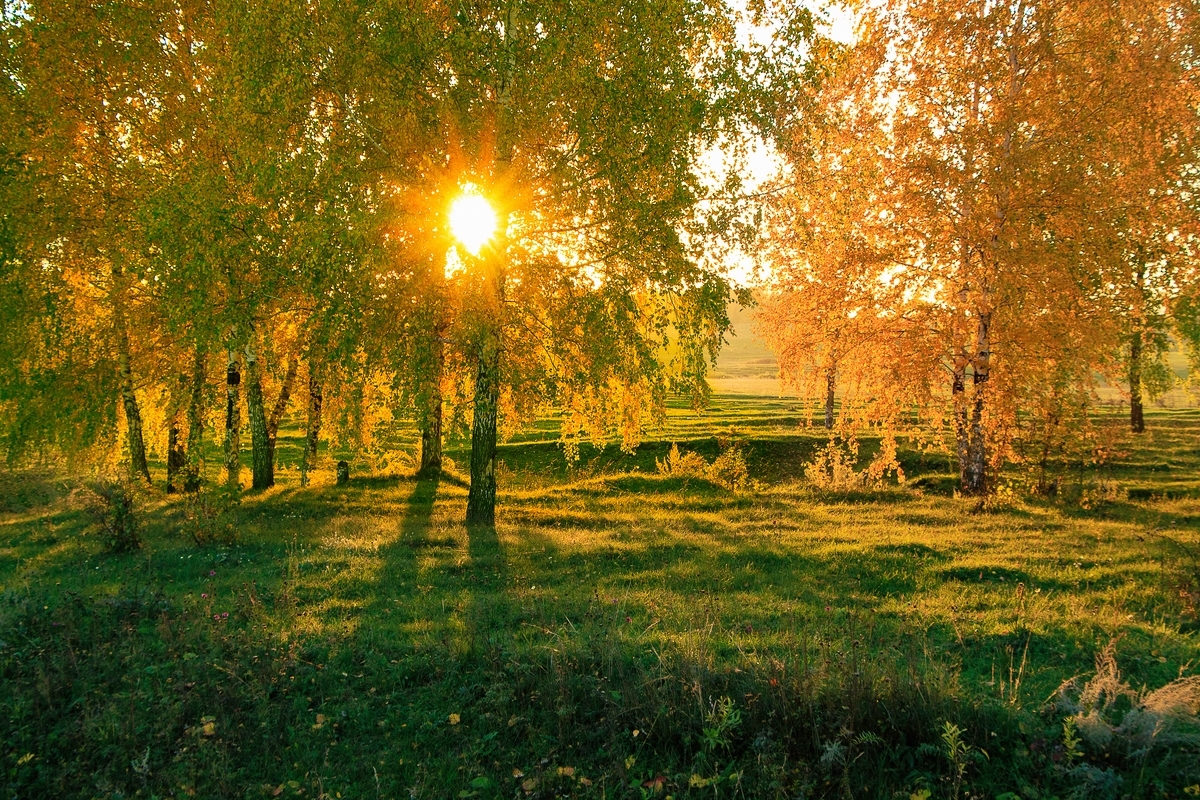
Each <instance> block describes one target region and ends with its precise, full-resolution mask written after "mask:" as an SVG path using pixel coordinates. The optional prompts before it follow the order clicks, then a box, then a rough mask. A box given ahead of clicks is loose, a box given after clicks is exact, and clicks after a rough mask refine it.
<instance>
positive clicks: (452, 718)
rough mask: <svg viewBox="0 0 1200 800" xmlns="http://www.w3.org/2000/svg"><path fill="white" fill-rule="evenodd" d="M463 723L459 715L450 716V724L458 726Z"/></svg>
mask: <svg viewBox="0 0 1200 800" xmlns="http://www.w3.org/2000/svg"><path fill="white" fill-rule="evenodd" d="M461 721H462V717H460V716H459V715H458V714H451V715H450V724H451V725H457V724H458V723H459V722H461Z"/></svg>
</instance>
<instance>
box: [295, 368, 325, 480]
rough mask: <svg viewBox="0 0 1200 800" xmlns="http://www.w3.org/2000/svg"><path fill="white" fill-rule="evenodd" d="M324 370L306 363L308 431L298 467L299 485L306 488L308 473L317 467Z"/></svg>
mask: <svg viewBox="0 0 1200 800" xmlns="http://www.w3.org/2000/svg"><path fill="white" fill-rule="evenodd" d="M324 380H325V375H324V368H323V367H322V366H321V365H320V364H318V363H316V362H315V361H312V360H310V361H309V362H308V430H307V433H306V434H305V437H304V461H303V462H302V463H301V466H300V485H301V486H307V485H308V478H309V473H311V472H312V470H313V469H314V468H315V467H316V465H317V444H318V443H319V442H320V438H321V406H322V404H323V400H324V397H323V395H322V384H323V382H324Z"/></svg>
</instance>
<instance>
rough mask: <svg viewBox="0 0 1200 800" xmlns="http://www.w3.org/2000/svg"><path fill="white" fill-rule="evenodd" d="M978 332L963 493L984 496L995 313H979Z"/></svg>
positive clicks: (976, 333) (976, 335)
mask: <svg viewBox="0 0 1200 800" xmlns="http://www.w3.org/2000/svg"><path fill="white" fill-rule="evenodd" d="M978 320H979V322H978V324H977V326H976V332H975V347H976V351H975V359H974V364H973V367H974V370H973V371H974V373H975V375H974V378H975V380H974V384H975V385H974V393H973V394H974V396H973V397H972V398H971V420H970V431H969V437H970V438H969V443H968V447H967V462H966V467H965V469H964V471H963V486H962V488H963V493H964V494H970V495H981V494H983V493H984V492H986V491H987V452H988V448H987V429H986V428H985V426H984V423H983V412H984V400H985V396H986V385H987V381H988V378H989V377H990V376H991V361H992V353H991V341H992V334H991V325H992V315H991V312H984V313H981V314H979V315H978Z"/></svg>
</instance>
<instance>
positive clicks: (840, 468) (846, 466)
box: [804, 442, 865, 491]
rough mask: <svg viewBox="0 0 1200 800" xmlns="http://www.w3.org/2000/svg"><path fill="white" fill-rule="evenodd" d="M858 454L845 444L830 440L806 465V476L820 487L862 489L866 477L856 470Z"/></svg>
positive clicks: (843, 489) (835, 489) (839, 489)
mask: <svg viewBox="0 0 1200 800" xmlns="http://www.w3.org/2000/svg"><path fill="white" fill-rule="evenodd" d="M856 455H857V454H855V453H853V452H851V451H850V450H849V449H848V448H846V447H844V446H843V445H839V444H837V443H835V442H830V443H829V444H827V445H825V446H824V447H822V448H821V449H820V450H818V451H817V454H816V456H815V457H814V458H813V460H812V461H810V462H808V464H806V465H805V466H804V477H805V478H807V479H808V482H809V483H811V484H813V485H814V486H816V487H817V488H818V489H830V490H833V491H848V490H851V489H861V488H862V487H863V484H864V483H865V478H864V476H863V474H862V473H861V472H856V471H855V470H854V462H855V461H856V460H857V458H856Z"/></svg>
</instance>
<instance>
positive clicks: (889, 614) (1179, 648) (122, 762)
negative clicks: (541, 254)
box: [0, 395, 1200, 800]
mask: <svg viewBox="0 0 1200 800" xmlns="http://www.w3.org/2000/svg"><path fill="white" fill-rule="evenodd" d="M802 419H803V414H802V413H801V412H800V410H799V409H798V408H797V407H796V406H795V404H794V403H792V402H788V401H783V400H772V399H769V398H753V397H745V396H732V395H729V396H721V397H718V398H717V399H716V401H715V403H714V404H713V407H712V408H711V409H710V410H709V411H708V412H707V413H705V414H703V415H697V414H695V413H694V412H692V411H690V410H689V409H687V408H685V407H682V406H680V407H676V408H673V409H672V410H671V413H670V415H669V418H668V423H667V426H666V428H665V429H664V430H663V431H661V433H660V436H658V437H657V438H655V439H654V440H651V441H648V442H646V443H644V444H643V446H642V447H641V448H639V450H638V451H637V453H635V454H633V455H623V454H621V453H620V452H619V451H618V450H616V449H615V448H608V449H605V450H603V451H596V450H594V449H589V448H586V447H585V448H584V451H583V454H582V458H581V460H580V462H579V463H578V464H577V465H575V466H574V467H570V466H568V465H567V463H566V461H565V460H564V459H563V457H562V453H561V451H560V450H559V448H558V445H557V444H556V443H555V441H554V438H553V436H552V434H551V431H550V429H551V428H552V425H551V424H549V423H547V425H546V426H544V428H545V429H544V430H542V431H541V432H539V431H533V432H530V433H528V434H526V435H524V436H522V437H520V438H519V439H518V440H515V441H513V442H510V443H509V444H507V445H505V446H504V447H503V450H502V461H503V464H504V470H503V475H502V494H501V499H500V512H499V518H498V525H497V528H496V531H495V532H494V533H482V532H479V531H475V530H472V531H468V530H467V529H466V528H464V526H463V525H462V524H461V518H462V509H463V507H464V503H465V496H466V490H465V488H464V485H463V481H462V480H461V478H460V477H458V474H457V473H456V472H455V470H454V469H453V468H452V469H451V470H449V471H448V473H447V474H446V475H444V476H443V477H442V479H440V480H416V479H415V478H413V477H412V476H410V475H407V474H397V475H387V474H376V475H364V474H361V469H360V468H358V467H357V466H356V473H358V474H356V475H355V477H354V478H353V479H352V480H351V482H350V483H349V484H348V485H346V486H335V485H332V483H333V482H332V475H331V474H330V475H323V476H318V478H319V480H318V481H315V482H314V485H312V486H309V487H307V488H300V487H299V486H298V485H297V483H296V482H295V477H296V475H295V471H294V470H286V469H285V470H283V471H282V472H281V475H282V476H283V480H282V481H281V485H280V486H277V487H276V488H274V489H272V490H269V491H267V492H264V493H260V494H253V493H245V494H244V495H243V496H242V498H241V500H240V502H237V503H232V502H229V501H228V499H224V500H223V499H222V497H221V495H220V493H219V492H214V491H208V492H205V493H203V494H202V495H200V496H199V497H191V498H188V497H168V496H166V495H164V494H161V493H147V494H146V495H145V496H144V497H143V498H142V499H141V501H140V506H139V508H138V509H137V511H136V513H137V515H138V519H139V521H140V523H141V533H142V536H143V540H144V547H143V549H142V550H141V551H139V552H137V553H134V554H131V555H110V554H106V553H105V552H104V550H103V548H102V546H101V541H100V537H99V535H98V534H97V532H96V530H95V526H94V525H93V524H92V519H93V516H91V515H89V512H88V510H87V508H86V505H87V504H86V503H83V502H82V501H81V500H80V496H81V495H80V493H79V492H78V491H73V485H72V484H71V483H69V482H66V481H63V480H61V479H58V478H56V477H55V476H53V475H52V474H47V473H29V472H26V473H19V474H9V475H7V476H6V477H5V479H4V480H5V482H4V485H3V495H2V497H3V500H2V501H0V502H3V504H4V505H3V517H0V587H2V590H3V595H2V596H3V601H2V604H0V675H2V680H3V686H4V691H3V692H0V741H3V742H4V750H3V754H2V758H3V775H4V779H3V780H4V788H5V796H6V797H21V798H25V797H50V796H80V797H160V798H162V797H185V796H188V797H192V796H194V797H258V796H265V797H272V796H288V797H292V796H307V797H330V798H337V797H342V798H351V797H367V798H370V797H555V796H560V797H566V796H579V797H669V796H673V797H734V796H739V797H781V798H782V797H789V798H793V797H868V796H869V797H903V798H910V797H915V798H928V797H938V798H940V797H989V798H990V797H1003V798H1006V800H1011V799H1012V798H1014V797H1021V798H1041V797H1062V798H1066V797H1114V798H1116V797H1125V796H1129V797H1186V796H1193V795H1195V793H1196V792H1197V791H1200V789H1197V788H1196V785H1197V784H1198V783H1200V757H1198V750H1197V747H1198V745H1200V739H1198V738H1197V735H1196V734H1197V733H1198V732H1197V730H1196V729H1195V717H1194V716H1193V717H1191V718H1188V716H1187V713H1186V709H1184V706H1186V702H1187V701H1186V698H1185V701H1184V706H1178V704H1177V707H1173V710H1172V709H1167V710H1166V711H1164V710H1163V708H1162V707H1161V706H1162V703H1161V702H1160V703H1159V706H1157V707H1156V706H1154V701H1153V699H1151V700H1147V698H1148V697H1149V698H1153V697H1154V695H1152V694H1151V693H1152V692H1153V691H1154V690H1156V689H1160V688H1161V687H1164V686H1167V685H1168V684H1172V682H1176V683H1175V684H1174V686H1175V687H1176V689H1178V690H1180V691H1182V692H1184V694H1185V695H1186V692H1187V691H1196V690H1197V688H1198V687H1196V686H1193V685H1191V684H1189V682H1188V679H1189V678H1190V679H1191V681H1197V680H1198V679H1196V678H1195V677H1194V676H1195V675H1196V674H1197V666H1198V661H1200V647H1198V644H1200V624H1198V620H1197V602H1198V601H1200V562H1198V560H1197V556H1200V526H1198V522H1200V480H1197V468H1198V467H1200V463H1198V462H1200V447H1198V445H1200V412H1197V411H1194V410H1161V411H1158V412H1156V413H1155V414H1153V415H1152V416H1151V419H1150V423H1151V424H1150V426H1149V431H1148V432H1147V433H1146V434H1145V435H1144V436H1142V437H1140V438H1138V439H1136V440H1134V439H1132V438H1130V439H1126V440H1124V444H1125V449H1123V450H1121V451H1120V452H1118V453H1117V454H1116V456H1115V457H1114V459H1113V461H1112V462H1111V463H1110V464H1109V465H1107V466H1106V467H1105V469H1104V471H1103V474H1097V473H1094V472H1093V471H1088V472H1087V473H1086V475H1085V473H1083V472H1075V471H1072V472H1071V473H1070V474H1073V475H1075V474H1078V475H1084V478H1083V480H1084V483H1083V484H1081V485H1080V486H1079V487H1077V490H1076V491H1073V492H1072V491H1070V490H1069V487H1068V486H1066V485H1064V488H1063V490H1062V491H1061V492H1060V495H1059V497H1056V498H1051V499H1043V500H1032V499H1028V498H1022V497H1018V496H1014V497H1012V498H1009V499H1008V500H1007V501H1006V502H1004V503H999V504H996V505H995V507H989V508H986V509H979V508H977V507H976V506H977V502H976V501H973V500H968V499H965V498H958V497H956V496H954V495H953V493H952V492H948V491H947V489H946V487H947V486H949V485H950V483H951V482H950V481H949V480H948V479H947V476H946V475H945V474H944V473H945V471H946V469H947V466H948V462H947V460H946V458H945V456H937V455H928V454H919V453H916V452H910V451H906V452H904V453H902V460H903V461H904V463H905V465H906V471H907V472H908V473H909V476H910V480H909V481H907V482H906V484H905V485H903V486H900V485H895V486H891V487H886V488H883V489H879V490H875V491H862V490H849V491H832V490H819V489H817V488H814V487H813V486H812V485H810V484H809V483H807V482H806V481H805V480H804V479H803V470H802V465H803V464H804V463H805V462H806V461H807V460H808V459H809V458H811V457H812V454H813V453H814V452H815V451H816V449H817V448H818V447H819V446H820V445H821V444H823V443H824V441H825V440H826V435H825V432H824V431H822V430H817V429H812V428H807V427H803V426H801V425H799V424H798V423H799V422H800V421H801V420H802ZM1117 422H1118V420H1114V424H1117ZM714 432H717V433H718V434H719V435H714ZM293 433H294V435H295V438H294V439H292V440H286V441H285V442H284V443H283V444H282V445H281V459H282V460H283V461H284V463H286V462H287V459H288V457H289V452H291V451H292V450H296V449H298V446H299V441H298V436H299V432H298V431H295V432H293ZM672 442H677V443H679V445H680V451H681V452H683V453H686V452H695V453H699V454H701V455H703V456H705V457H706V459H707V460H709V461H711V460H713V459H714V458H715V457H716V455H717V454H718V452H719V451H720V449H721V448H722V447H725V448H729V447H735V446H736V447H738V448H739V449H740V450H741V451H742V452H743V454H744V456H745V461H746V463H747V466H748V469H749V474H750V477H751V478H752V481H751V483H750V484H749V485H747V486H745V487H743V488H742V489H740V490H737V491H734V490H731V489H729V488H727V487H726V486H722V485H720V484H719V483H717V482H714V481H712V480H709V479H707V478H706V477H704V476H702V475H698V474H662V473H661V472H660V470H659V469H658V468H657V466H656V464H657V462H659V461H664V460H665V459H666V457H667V453H668V448H669V443H672ZM289 448H290V449H289ZM448 452H449V455H450V457H451V458H452V459H454V460H456V461H458V462H459V463H461V462H462V460H463V459H465V456H466V453H465V452H463V451H462V450H461V449H460V450H455V449H454V448H453V447H452V448H451V449H450V450H449V451H448ZM1096 487H1100V488H1101V489H1102V491H1101V490H1097V489H1096ZM198 542H199V543H198ZM1098 659H1099V662H1098ZM1118 671H1119V674H1118ZM1181 678H1182V679H1184V680H1183V681H1182V683H1180V682H1179V679H1181ZM1071 679H1074V681H1075V683H1074V684H1073V685H1071V686H1067V687H1066V688H1065V689H1064V688H1062V687H1063V685H1064V683H1066V682H1068V681H1070V680H1071ZM1089 687H1090V692H1089ZM1177 693H1178V692H1177ZM1162 696H1163V695H1162V693H1160V695H1159V699H1160V700H1161V699H1162ZM1193 699H1194V698H1193ZM1154 708H1158V711H1155V710H1154ZM1194 710H1195V709H1192V711H1193V712H1194ZM1154 714H1157V716H1152V715H1154ZM1139 715H1140V716H1139ZM1139 719H1141V720H1142V722H1138V720H1139ZM1076 720H1078V721H1079V722H1078V723H1077V722H1076ZM1146 720H1150V722H1149V723H1148V724H1149V725H1150V727H1149V728H1147V727H1146V724H1144V723H1145V722H1146ZM1135 723H1136V724H1135ZM1106 732H1107V733H1106Z"/></svg>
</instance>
